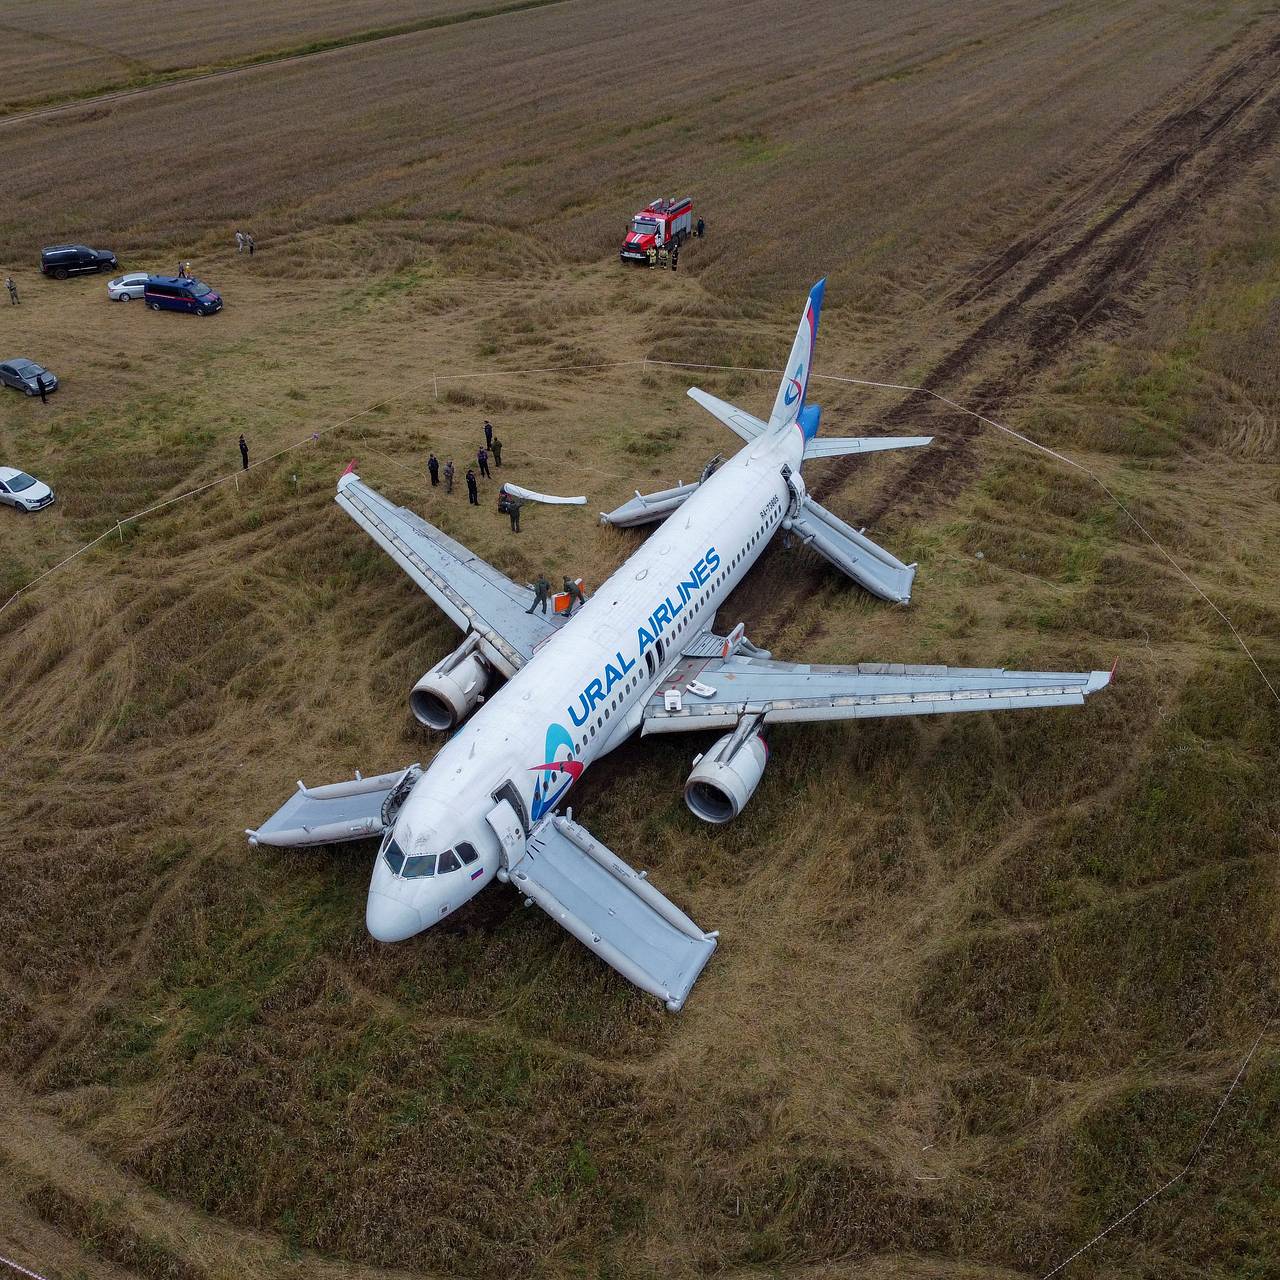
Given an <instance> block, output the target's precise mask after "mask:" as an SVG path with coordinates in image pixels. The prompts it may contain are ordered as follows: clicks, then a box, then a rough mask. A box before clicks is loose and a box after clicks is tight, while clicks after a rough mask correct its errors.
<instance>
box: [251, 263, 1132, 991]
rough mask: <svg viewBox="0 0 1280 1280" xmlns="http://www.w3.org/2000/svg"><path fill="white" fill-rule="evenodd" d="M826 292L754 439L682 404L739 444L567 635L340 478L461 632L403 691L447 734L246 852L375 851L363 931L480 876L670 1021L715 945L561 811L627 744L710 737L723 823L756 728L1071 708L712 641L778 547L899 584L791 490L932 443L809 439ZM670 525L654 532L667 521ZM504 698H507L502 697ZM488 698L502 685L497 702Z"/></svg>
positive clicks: (451, 897)
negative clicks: (663, 1010) (815, 464)
mask: <svg viewBox="0 0 1280 1280" xmlns="http://www.w3.org/2000/svg"><path fill="white" fill-rule="evenodd" d="M824 286H825V281H820V282H819V283H818V284H817V285H815V286H814V288H813V289H812V291H811V292H810V294H809V299H808V302H807V303H806V305H805V309H804V315H803V317H802V319H801V321H800V327H799V331H798V332H797V334H796V339H795V343H794V345H793V346H792V348H791V356H790V359H789V360H788V361H787V370H786V375H785V376H784V377H783V379H782V383H781V385H780V386H779V388H778V394H777V398H776V399H775V400H774V404H773V411H772V412H771V413H770V415H769V419H768V421H767V422H766V421H762V420H761V419H759V418H754V417H752V416H751V415H750V414H748V413H745V412H743V411H742V410H741V409H738V408H735V407H734V406H733V405H730V404H726V403H725V402H724V401H722V400H718V399H716V398H715V397H714V396H710V395H707V394H706V393H705V392H703V391H699V390H697V389H696V388H695V389H691V390H690V391H689V395H690V396H692V397H693V399H695V400H696V401H697V402H698V403H699V404H701V405H702V406H703V407H705V408H706V409H708V410H710V412H711V413H712V414H714V415H715V416H716V417H717V418H719V419H720V421H721V422H723V423H725V425H727V426H728V427H729V428H731V429H732V430H733V431H735V432H736V433H737V434H738V435H739V436H741V437H742V438H743V440H745V441H746V444H745V446H744V447H743V448H742V449H741V450H740V451H739V452H738V453H737V455H736V456H735V457H733V458H732V459H730V460H729V461H728V462H725V463H723V464H722V465H720V466H718V467H716V466H715V465H714V464H713V465H712V466H710V467H708V469H707V471H706V472H705V473H704V475H703V478H702V479H701V480H700V481H699V482H698V483H697V484H690V485H684V486H681V487H680V488H678V489H674V490H667V491H666V492H665V493H663V494H656V495H651V496H650V497H648V498H645V497H642V496H641V495H639V494H637V495H636V498H635V500H634V501H632V502H630V503H628V504H626V506H624V507H622V508H619V509H618V511H615V512H613V513H612V514H611V515H610V516H606V517H604V518H605V519H606V520H609V521H611V522H613V523H617V524H637V523H643V522H645V521H652V520H656V519H663V523H662V526H661V528H659V529H658V530H657V531H656V532H655V533H654V535H653V536H652V537H651V538H649V539H648V541H646V542H645V544H644V545H643V546H642V547H640V548H639V549H638V550H637V551H636V552H635V554H634V555H632V556H630V557H629V558H628V559H627V561H626V562H625V563H624V564H623V565H622V567H621V568H619V569H618V570H617V572H615V573H614V574H613V575H612V576H611V577H610V578H609V579H608V580H607V581H606V582H604V583H603V584H601V586H600V588H599V590H597V591H596V592H595V594H594V596H592V598H591V599H590V600H588V601H587V603H586V605H585V606H583V607H582V608H581V609H580V610H579V611H578V612H577V613H576V614H574V615H573V616H572V617H571V618H570V619H567V620H566V619H565V618H564V617H563V616H560V615H556V614H554V613H553V614H552V615H551V616H547V615H545V614H539V613H530V612H529V609H530V605H531V601H532V599H533V593H532V591H531V590H530V589H529V588H528V587H525V586H520V585H518V584H517V583H515V582H512V581H511V580H510V579H509V578H507V577H506V576H505V575H503V574H502V573H500V572H499V571H498V570H497V569H495V568H493V566H492V565H489V564H487V563H485V562H484V561H483V560H481V559H479V558H478V557H476V556H474V555H472V554H471V553H470V552H469V551H468V550H467V549H466V548H465V547H463V546H461V545H460V544H459V543H457V542H455V541H454V540H453V539H452V538H449V537H448V536H446V535H445V534H443V533H442V532H440V530H438V529H436V528H434V527H433V526H431V525H429V524H427V523H426V522H425V521H423V520H421V519H420V518H419V517H418V516H416V515H414V514H413V512H411V511H408V510H406V509H405V508H403V507H396V506H394V505H392V504H391V503H390V502H388V501H387V500H386V499H385V498H384V497H382V496H381V495H380V494H378V493H377V492H375V491H374V490H372V489H370V488H369V487H368V486H367V485H365V484H364V483H363V482H362V481H361V480H360V478H359V476H358V475H356V474H355V473H354V469H353V466H352V467H348V469H347V471H346V472H345V473H344V474H343V476H342V477H341V479H340V480H339V481H338V493H337V502H338V505H339V506H341V507H342V508H343V509H344V510H345V511H346V512H347V513H348V514H349V515H350V516H351V517H352V519H353V520H355V521H356V523H357V524H359V525H361V526H362V527H363V528H364V529H365V530H366V531H367V532H368V533H369V534H370V536H372V537H373V539H374V540H375V541H376V542H378V543H379V544H380V545H381V546H382V547H383V548H384V549H385V550H386V551H387V552H388V553H389V554H390V555H391V556H392V558H393V559H394V560H395V561H396V562H397V563H398V564H399V565H400V566H401V568H403V569H404V570H405V572H406V573H407V574H408V575H409V576H410V577H411V578H412V579H413V580H414V581H415V582H416V583H417V584H418V585H419V586H420V587H421V588H422V589H423V590H424V591H425V592H426V593H427V595H429V596H430V597H431V599H432V600H434V601H435V603H436V604H438V605H439V606H440V608H442V609H443V610H444V611H445V613H446V614H448V615H449V617H451V618H452V619H453V620H454V621H455V622H456V623H457V624H458V626H459V627H460V628H461V629H462V630H463V631H464V632H465V639H464V640H463V642H462V644H461V646H460V647H459V648H458V649H457V650H456V651H455V652H453V653H451V654H450V655H449V656H448V657H446V658H444V659H443V660H442V661H441V662H439V663H438V664H437V665H436V666H435V667H433V668H432V669H431V670H430V671H429V672H427V674H426V675H424V676H423V677H422V679H421V680H419V681H418V683H417V684H416V685H415V686H414V688H413V690H412V692H411V693H410V696H409V701H410V706H411V708H412V710H413V712H414V714H415V716H416V717H417V719H418V720H419V721H420V722H421V723H422V724H424V725H427V726H429V727H431V728H433V729H438V730H441V731H447V730H456V732H454V733H453V734H452V736H451V737H450V738H449V740H448V741H447V742H446V743H445V744H444V745H443V746H442V747H441V748H440V750H439V752H438V753H437V754H436V756H435V759H434V760H433V761H432V762H431V763H430V765H429V766H428V767H427V768H426V769H422V768H421V767H420V766H418V765H411V766H409V767H408V768H406V769H403V770H401V771H400V772H398V773H392V774H384V775H381V776H379V777H376V778H362V777H361V776H360V775H359V774H357V776H356V778H355V779H354V780H353V781H350V782H342V783H337V784H334V785H330V786H325V787H316V788H307V787H304V786H303V784H302V783H301V782H299V783H298V791H297V793H296V794H295V795H294V796H293V797H291V799H290V800H289V802H288V803H287V804H286V805H285V806H284V807H283V808H282V809H280V810H279V811H278V812H277V813H276V814H275V815H273V817H272V818H271V819H269V820H268V821H267V822H266V823H264V824H263V825H262V826H261V827H259V828H258V829H257V830H251V831H249V832H248V833H247V834H248V835H249V837H250V840H251V842H253V843H263V844H275V845H284V846H297V845H308V844H321V843H326V842H333V841H338V840H352V839H365V838H368V837H370V836H374V835H381V836H382V843H381V847H380V848H379V850H378V854H377V858H376V859H375V862H374V868H373V877H372V880H371V881H370V885H369V898H368V906H367V913H366V919H367V923H368V928H369V932H370V933H371V934H372V935H373V936H374V937H375V938H378V939H380V940H382V941H385V942H395V941H399V940H402V939H405V938H409V937H412V936H413V935H414V934H416V933H419V932H420V931H422V930H423V929H428V928H430V927H431V926H432V925H433V924H435V923H436V922H437V921H439V920H441V919H443V918H444V917H445V916H447V915H449V914H450V913H451V912H454V911H456V910H457V909H458V908H459V907H461V906H462V905H463V904H464V903H465V902H467V901H468V900H469V899H471V898H472V897H474V896H475V895H476V894H477V893H479V892H480V890H481V889H483V888H484V887H485V885H487V884H488V883H489V882H490V881H491V880H493V879H494V878H495V877H497V878H498V879H500V880H505V881H509V882H511V883H512V884H513V885H514V886H515V887H516V888H518V889H519V890H520V891H521V892H522V893H523V894H524V896H525V900H526V905H528V904H529V903H530V902H536V903H537V904H538V905H539V906H540V907H542V908H543V909H544V910H545V911H546V912H547V913H548V914H549V915H550V916H551V917H552V918H553V919H555V920H556V921H557V922H559V923H560V924H561V925H563V926H564V927H565V928H566V929H567V930H568V931H569V932H570V933H572V934H573V935H574V936H575V937H577V938H578V939H580V940H581V941H582V942H583V943H584V944H585V945H587V946H588V947H590V948H591V949H592V950H593V951H595V952H596V954H597V955H599V956H600V957H601V958H602V959H604V960H605V961H606V962H607V963H609V964H610V965H612V966H613V967H614V968H615V969H617V970H618V971H619V972H620V973H621V974H623V976H625V977H626V978H628V979H629V980H630V981H632V982H634V983H635V984H636V985H637V986H639V987H641V988H642V989H644V990H646V991H649V992H651V993H652V994H654V995H656V996H658V997H659V998H660V999H661V1000H663V1001H664V1002H665V1003H666V1005H667V1007H668V1008H669V1009H671V1010H676V1009H679V1008H680V1007H681V1006H682V1005H683V1003H684V1001H685V998H686V997H687V995H688V993H689V990H690V988H691V987H692V985H693V983H694V981H695V980H696V978H697V977H698V975H699V973H700V972H701V971H702V969H703V967H704V966H705V964H706V962H707V960H708V959H709V958H710V955H711V952H712V951H713V950H714V948H715V945H716V934H715V933H705V932H704V931H703V930H702V929H700V928H699V927H698V926H697V925H696V924H694V922H693V921H692V920H691V919H690V918H689V917H688V916H687V915H685V913H684V912H682V911H681V910H680V909H679V908H678V907H676V906H675V905H674V904H672V903H671V902H670V901H668V899H666V898H665V897H664V896H663V895H662V894H661V893H659V892H658V891H657V890H656V889H655V888H654V887H653V886H652V885H651V884H649V882H648V880H647V879H646V878H645V876H644V874H643V873H638V872H636V871H634V870H632V868H631V867H629V866H628V865H627V864H626V863H625V862H623V861H622V860H621V859H620V858H618V857H617V856H616V855H615V854H613V853H612V852H611V851H610V850H608V849H606V848H605V847H604V846H602V845H601V844H600V843H599V842H598V841H596V840H595V839H593V838H592V836H591V835H590V833H589V832H588V831H587V830H586V829H585V828H584V827H582V826H580V825H579V824H578V823H576V822H574V821H573V820H572V811H571V810H570V811H569V813H568V814H566V815H564V816H561V815H560V814H559V812H558V807H559V806H561V805H562V804H563V803H564V801H565V800H566V798H567V796H568V793H569V791H570V789H571V788H572V787H573V785H574V784H575V783H576V782H577V781H578V780H579V779H580V778H581V777H582V775H583V773H584V772H585V771H586V770H587V769H588V768H589V767H590V766H591V765H592V764H593V763H594V762H595V761H596V760H598V759H599V758H600V757H601V756H603V755H605V754H606V753H607V752H609V751H612V750H613V749H614V748H615V747H617V746H619V745H620V744H621V743H623V742H625V741H626V740H627V739H628V738H630V737H631V736H632V735H633V734H634V733H636V732H637V731H639V732H640V733H641V734H642V735H644V734H651V733H683V732H686V731H690V730H707V729H719V730H723V731H724V733H723V735H722V736H721V737H720V738H719V739H718V740H717V741H716V742H715V743H714V745H712V746H711V747H710V748H709V749H708V750H707V751H706V752H705V753H704V754H702V755H700V756H697V757H695V760H694V768H693V771H692V772H691V773H690V775H689V779H688V782H687V783H686V785H685V792H684V794H685V801H686V803H687V804H688V806H689V808H690V809H691V810H692V811H693V813H694V814H696V815H697V816H698V817H699V818H702V819H704V820H705V821H707V822H712V823H722V822H726V821H728V820H729V819H731V818H734V817H736V816H737V815H738V813H740V812H741V810H742V808H743V806H744V805H745V804H746V803H747V801H748V800H749V799H750V798H751V796H752V794H753V792H754V791H755V790H756V787H757V786H758V785H759V783H760V779H761V776H762V774H763V773H764V769H765V764H766V761H767V759H768V752H767V748H766V746H765V741H764V737H763V732H762V731H763V730H764V728H765V726H767V725H770V724H781V723H785V722H788V721H805V720H842V719H851V718H858V717H873V716H898V715H937V714H943V713H951V712H960V711H992V710H1001V709H1008V708H1020V707H1061V706H1076V705H1079V704H1080V703H1082V702H1083V701H1084V699H1085V698H1086V697H1087V696H1088V695H1089V694H1091V693H1095V692H1097V691H1098V690H1099V689H1101V688H1103V686H1105V685H1106V684H1107V683H1108V681H1109V680H1110V674H1109V673H1108V672H1105V671H1091V672H1081V673H1076V672H1062V671H1048V672H1045V671H1003V670H968V669H960V668H953V667H941V666H927V667H926V666H903V665H901V664H899V663H860V664H858V665H857V666H848V667H838V666H809V665H801V664H794V663H784V662H775V661H773V660H772V658H771V657H770V655H769V654H768V653H766V652H765V651H763V650H761V649H757V648H756V647H755V646H754V645H752V644H750V643H749V642H748V641H747V640H746V639H745V638H744V636H743V628H742V626H741V624H739V625H738V626H737V627H735V628H734V629H733V630H732V631H731V632H730V633H729V634H728V635H718V634H716V633H715V631H714V629H713V627H714V621H715V616H716V610H717V608H718V607H719V605H720V602H721V601H722V600H723V599H724V598H725V597H726V596H727V595H728V594H729V593H730V592H731V591H732V590H733V589H734V587H736V586H737V585H738V583H739V582H741V581H742V579H743V578H744V577H745V576H746V575H747V573H748V572H750V570H751V566H752V565H753V564H754V563H755V562H756V560H757V559H758V558H759V556H760V554H761V552H763V551H764V549H765V547H766V546H767V545H768V542H769V540H770V538H772V537H773V536H774V535H775V534H776V533H777V531H778V530H779V529H783V530H786V531H788V533H790V534H793V535H795V536H798V537H799V538H801V539H802V540H803V541H804V542H806V543H807V544H808V545H810V546H812V547H813V548H814V549H815V550H817V551H818V552H820V553H821V554H822V555H824V556H826V557H827V558H828V559H829V560H831V561H832V562H833V563H834V564H836V565H837V566H838V567H839V568H841V569H842V570H843V571H844V572H845V573H847V574H848V575H849V576H851V577H853V578H854V579H855V580H856V581H858V582H859V583H861V584H862V585H863V586H864V587H867V588H868V589H869V590H871V591H872V592H874V593H875V594H877V595H879V596H881V597H883V598H885V599H888V600H892V601H897V602H900V603H906V602H907V600H908V599H909V597H910V593H911V584H912V579H913V577H914V574H915V566H914V565H905V564H903V563H902V562H901V561H899V560H897V559H895V558H894V557H893V556H892V555H890V554H889V553H888V552H887V551H885V550H883V549H882V548H880V547H878V546H876V545H875V544H874V543H873V542H871V541H870V540H869V539H867V538H865V537H864V536H862V534H861V533H859V532H858V531H856V530H854V529H852V528H850V527H849V526H848V525H846V524H845V523H844V522H843V521H841V520H839V519H838V518H837V517H835V516H834V515H832V514H831V513H830V512H828V511H825V510H824V509H823V508H822V507H821V506H819V505H818V504H817V503H815V502H814V501H813V500H812V499H811V498H810V497H808V496H807V494H806V492H805V486H804V482H803V481H802V479H801V475H800V472H801V466H802V464H803V463H804V462H805V461H806V460H807V459H809V458H822V457H832V456H835V455H839V454H849V453H865V452H870V451H872V450H877V449H894V448H911V447H916V446H920V445H927V444H928V443H929V442H930V438H929V437H889V438H875V439H835V438H822V439H820V438H818V437H817V429H818V417H819V412H820V411H819V408H818V406H817V405H809V404H807V403H806V394H805V393H806V390H807V387H808V380H809V371H810V367H811V362H812V358H813V350H814V342H815V339H816V336H817V331H818V314H819V311H820V309H821V305H822V295H823V289H824ZM664 517H665V519H664ZM503 681H505V683H502V682H503ZM499 685H500V687H496V686H499Z"/></svg>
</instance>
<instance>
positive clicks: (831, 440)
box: [804, 436, 933, 462]
mask: <svg viewBox="0 0 1280 1280" xmlns="http://www.w3.org/2000/svg"><path fill="white" fill-rule="evenodd" d="M932 443H933V437H932V436H823V437H821V438H818V437H815V438H814V439H812V440H806V441H805V446H804V460H805V461H806V462H808V461H809V459H810V458H838V457H840V456H842V455H843V454H846V453H878V452H879V451H880V450H881V449H919V448H920V447H921V446H922V445H926V444H932Z"/></svg>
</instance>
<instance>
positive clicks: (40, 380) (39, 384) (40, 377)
mask: <svg viewBox="0 0 1280 1280" xmlns="http://www.w3.org/2000/svg"><path fill="white" fill-rule="evenodd" d="M36 389H37V390H38V391H39V392H40V403H41V404H48V403H49V397H48V396H47V395H46V394H45V385H44V374H43V373H37V374H36Z"/></svg>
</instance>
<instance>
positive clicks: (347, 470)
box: [342, 458, 356, 476]
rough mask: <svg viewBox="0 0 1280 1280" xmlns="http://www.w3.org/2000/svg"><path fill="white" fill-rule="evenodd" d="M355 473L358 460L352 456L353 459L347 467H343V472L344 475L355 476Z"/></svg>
mask: <svg viewBox="0 0 1280 1280" xmlns="http://www.w3.org/2000/svg"><path fill="white" fill-rule="evenodd" d="M355 473H356V460H355V459H354V458H352V459H351V461H350V462H348V463H347V465H346V467H345V468H343V472H342V474H343V475H344V476H353V475H355Z"/></svg>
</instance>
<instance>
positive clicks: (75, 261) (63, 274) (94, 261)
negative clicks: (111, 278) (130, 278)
mask: <svg viewBox="0 0 1280 1280" xmlns="http://www.w3.org/2000/svg"><path fill="white" fill-rule="evenodd" d="M117 266H119V263H117V262H116V255H115V254H114V253H112V252H111V251H110V250H109V249H90V248H89V247H88V246H87V245H83V244H51V245H50V246H49V247H48V248H47V249H41V250H40V270H41V271H43V272H44V274H45V275H47V276H52V277H53V278H54V279H55V280H65V279H66V278H67V277H68V276H74V275H82V274H83V273H84V272H86V271H114V270H115V269H116V267H117Z"/></svg>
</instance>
